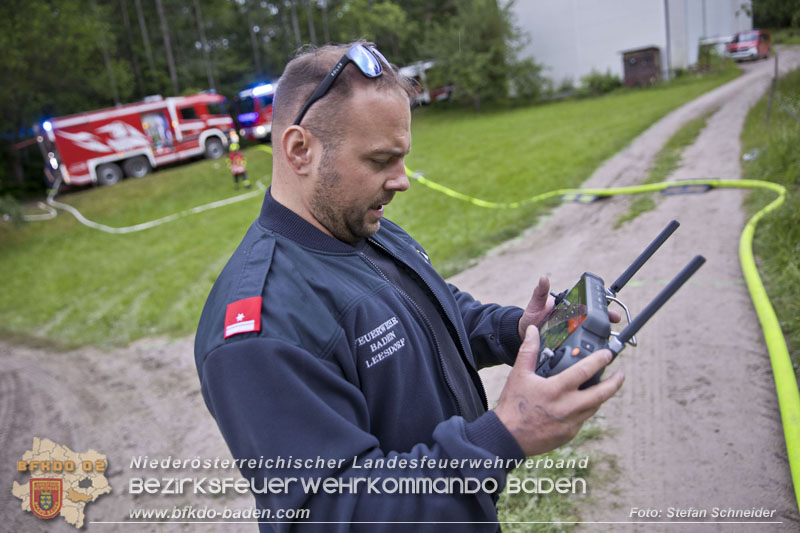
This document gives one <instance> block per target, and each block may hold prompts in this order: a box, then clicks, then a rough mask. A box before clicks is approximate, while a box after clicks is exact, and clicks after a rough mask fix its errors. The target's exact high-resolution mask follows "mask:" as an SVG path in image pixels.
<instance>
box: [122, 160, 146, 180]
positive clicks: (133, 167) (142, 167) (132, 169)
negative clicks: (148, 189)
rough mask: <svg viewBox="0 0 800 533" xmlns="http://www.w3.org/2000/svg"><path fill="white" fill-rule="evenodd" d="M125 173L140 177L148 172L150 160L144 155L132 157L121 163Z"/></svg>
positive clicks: (132, 176) (129, 175)
mask: <svg viewBox="0 0 800 533" xmlns="http://www.w3.org/2000/svg"><path fill="white" fill-rule="evenodd" d="M122 169H123V170H124V171H125V175H126V176H128V177H131V178H141V177H142V176H147V175H148V174H150V162H149V161H148V160H147V158H146V157H142V156H139V157H132V158H130V159H127V160H126V161H125V163H123V164H122Z"/></svg>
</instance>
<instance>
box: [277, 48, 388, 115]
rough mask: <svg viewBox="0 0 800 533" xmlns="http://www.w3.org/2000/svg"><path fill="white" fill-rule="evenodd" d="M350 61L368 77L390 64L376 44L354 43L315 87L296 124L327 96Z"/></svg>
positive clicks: (376, 74) (376, 75) (372, 76)
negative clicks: (316, 103) (317, 102)
mask: <svg viewBox="0 0 800 533" xmlns="http://www.w3.org/2000/svg"><path fill="white" fill-rule="evenodd" d="M348 63H355V65H356V66H357V67H358V70H360V71H361V74H363V75H364V76H366V77H367V78H377V77H378V76H380V75H381V73H382V72H383V65H382V63H386V64H387V65H388V64H389V62H388V61H386V58H385V57H383V54H381V53H380V52H378V49H377V48H375V47H374V46H364V45H363V44H354V45H353V46H351V47H350V49H349V50H347V53H345V54H344V55H343V56H342V58H341V59H340V60H339V62H338V63H336V65H335V66H334V67H333V69H332V70H331V72H330V74H328V75H327V76H325V79H323V80H322V81H321V82H320V84H319V85H317V88H316V89H314V92H313V93H311V96H310V97H309V99H308V101H306V103H305V105H304V106H303V109H301V110H300V113H299V114H298V115H297V118H296V119H294V123H293V124H294V125H295V126H298V125H300V121H301V120H303V117H304V116H305V115H306V112H307V111H308V108H309V107H311V104H313V103H314V102H316V101H317V100H319V99H320V98H322V97H323V96H325V95H326V94H327V93H328V91H329V90H330V89H331V87H332V86H333V82H335V81H336V78H338V77H339V74H341V73H342V71H343V70H344V67H346V66H347V64H348Z"/></svg>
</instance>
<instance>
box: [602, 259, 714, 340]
mask: <svg viewBox="0 0 800 533" xmlns="http://www.w3.org/2000/svg"><path fill="white" fill-rule="evenodd" d="M705 262H706V258H705V257H703V256H702V255H696V256H694V259H692V260H691V261H689V264H688V265H686V266H685V267H683V270H681V271H680V272H679V273H678V275H677V276H675V277H674V278H673V279H672V281H670V282H669V284H668V285H667V286H666V287H664V289H663V290H662V291H661V292H660V293H658V296H656V297H655V298H653V300H652V301H651V302H650V303H649V304H647V307H645V308H644V310H643V311H642V312H641V313H639V315H637V316H636V318H634V319H633V321H631V323H630V324H628V326H627V327H626V328H625V329H623V330H622V331H621V332H620V334H619V335H617V336H616V337H614V338H612V339H611V340H610V341H609V343H608V347H609V349H610V350H611V352H612V353H613V354H614V355H617V354H618V353H619V352H621V351H622V348H624V347H625V343H626V342H628V340H629V339H630V338H631V337H633V336H634V335H635V334H636V332H637V331H639V329H640V328H641V327H642V326H644V325H645V323H646V322H647V321H648V320H650V317H651V316H653V315H654V314H655V313H656V311H658V310H659V309H661V306H662V305H664V303H665V302H666V301H667V300H669V299H670V297H671V296H672V295H673V294H675V293H676V292H677V291H678V289H680V288H681V286H682V285H683V284H684V283H686V280H688V279H689V278H690V277H692V275H693V274H694V273H695V272H697V269H698V268H700V267H701V266H703V263H705Z"/></svg>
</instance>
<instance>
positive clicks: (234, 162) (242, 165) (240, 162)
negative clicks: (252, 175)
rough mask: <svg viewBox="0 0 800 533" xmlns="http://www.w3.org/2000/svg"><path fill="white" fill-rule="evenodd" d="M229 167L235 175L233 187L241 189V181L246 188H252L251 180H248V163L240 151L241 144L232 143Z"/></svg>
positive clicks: (229, 153)
mask: <svg viewBox="0 0 800 533" xmlns="http://www.w3.org/2000/svg"><path fill="white" fill-rule="evenodd" d="M228 167H229V168H230V169H231V174H233V186H234V187H235V188H236V189H238V188H239V180H241V181H242V184H243V185H244V186H245V187H246V188H248V189H249V188H250V180H249V179H247V162H246V161H245V160H244V154H242V152H240V151H239V143H236V142H232V143H231V144H230V146H229V147H228Z"/></svg>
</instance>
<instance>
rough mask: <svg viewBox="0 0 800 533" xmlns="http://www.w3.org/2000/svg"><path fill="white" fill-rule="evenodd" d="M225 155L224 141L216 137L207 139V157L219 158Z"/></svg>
mask: <svg viewBox="0 0 800 533" xmlns="http://www.w3.org/2000/svg"><path fill="white" fill-rule="evenodd" d="M223 155H225V147H224V146H223V145H222V141H220V140H219V139H217V138H216V137H211V138H210V139H208V140H207V141H206V158H207V159H219V158H220V157H222V156H223Z"/></svg>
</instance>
